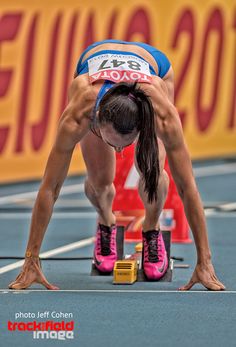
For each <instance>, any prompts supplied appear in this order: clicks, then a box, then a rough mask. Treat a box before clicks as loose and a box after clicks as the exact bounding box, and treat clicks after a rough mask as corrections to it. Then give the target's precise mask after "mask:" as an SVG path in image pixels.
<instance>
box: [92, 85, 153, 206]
mask: <svg viewBox="0 0 236 347" xmlns="http://www.w3.org/2000/svg"><path fill="white" fill-rule="evenodd" d="M98 125H99V129H100V133H101V136H102V138H103V140H104V141H105V142H107V143H108V144H109V145H111V146H112V147H114V148H115V149H116V150H118V151H120V150H122V148H123V147H126V146H128V145H130V144H131V143H133V142H134V140H135V139H136V138H137V137H138V141H137V147H136V157H137V163H138V166H139V169H140V171H141V172H142V174H143V179H144V186H145V191H146V192H147V193H148V199H149V201H153V200H154V199H156V198H157V183H158V176H159V159H158V154H159V153H158V143H157V139H156V132H155V119H154V110H153V106H152V103H151V100H150V99H149V97H148V96H147V95H146V94H145V92H144V91H143V90H142V89H141V88H139V87H138V86H137V83H118V84H115V85H114V86H113V87H112V88H111V89H109V91H108V92H107V93H106V94H105V95H104V96H103V98H102V99H101V101H100V104H99V108H98Z"/></svg>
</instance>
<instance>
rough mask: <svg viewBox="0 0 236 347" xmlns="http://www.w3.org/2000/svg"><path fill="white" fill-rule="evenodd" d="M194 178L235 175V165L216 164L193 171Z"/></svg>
mask: <svg viewBox="0 0 236 347" xmlns="http://www.w3.org/2000/svg"><path fill="white" fill-rule="evenodd" d="M193 172H194V176H195V177H208V176H218V175H226V174H232V173H236V163H228V164H225V163H224V164H218V165H211V166H205V167H198V168H195V169H193Z"/></svg>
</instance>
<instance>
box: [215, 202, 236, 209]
mask: <svg viewBox="0 0 236 347" xmlns="http://www.w3.org/2000/svg"><path fill="white" fill-rule="evenodd" d="M217 207H219V208H220V209H221V210H224V211H231V210H234V209H236V202H230V203H228V204H222V205H219V206H217Z"/></svg>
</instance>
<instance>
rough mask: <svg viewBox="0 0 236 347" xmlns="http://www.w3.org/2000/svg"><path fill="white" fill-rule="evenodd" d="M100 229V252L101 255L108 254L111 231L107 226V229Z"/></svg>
mask: <svg viewBox="0 0 236 347" xmlns="http://www.w3.org/2000/svg"><path fill="white" fill-rule="evenodd" d="M100 230H101V254H102V255H103V256H106V255H110V254H111V247H110V244H111V235H112V232H111V230H110V228H108V227H107V230H103V229H102V228H100Z"/></svg>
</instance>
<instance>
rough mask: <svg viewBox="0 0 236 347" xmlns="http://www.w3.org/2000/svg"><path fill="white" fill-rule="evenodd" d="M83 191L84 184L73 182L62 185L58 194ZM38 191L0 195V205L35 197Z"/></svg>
mask: <svg viewBox="0 0 236 347" xmlns="http://www.w3.org/2000/svg"><path fill="white" fill-rule="evenodd" d="M83 191H84V184H83V183H81V184H73V185H69V186H65V187H62V189H61V192H60V195H67V194H71V193H82V192H83ZM37 193H38V191H33V192H25V193H18V194H13V195H6V196H3V197H0V205H4V204H7V203H11V202H16V201H18V200H20V201H21V200H23V199H33V198H36V196H37Z"/></svg>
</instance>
